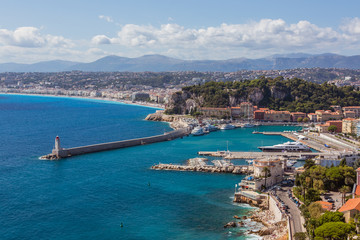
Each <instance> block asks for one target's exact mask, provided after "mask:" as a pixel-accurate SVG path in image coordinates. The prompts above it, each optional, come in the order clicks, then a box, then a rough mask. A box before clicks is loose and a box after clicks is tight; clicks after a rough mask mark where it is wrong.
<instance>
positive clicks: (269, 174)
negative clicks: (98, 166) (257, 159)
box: [262, 167, 271, 188]
mask: <svg viewBox="0 0 360 240" xmlns="http://www.w3.org/2000/svg"><path fill="white" fill-rule="evenodd" d="M262 172H263V173H264V177H265V188H266V187H267V186H266V179H267V178H268V177H271V173H270V169H269V168H268V167H264V169H263V170H262Z"/></svg>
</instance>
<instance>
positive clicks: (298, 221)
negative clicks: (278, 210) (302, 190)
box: [276, 187, 306, 235]
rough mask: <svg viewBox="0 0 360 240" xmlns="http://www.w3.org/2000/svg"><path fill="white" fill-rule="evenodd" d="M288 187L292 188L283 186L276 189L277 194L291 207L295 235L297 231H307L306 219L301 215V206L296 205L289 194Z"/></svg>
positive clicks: (292, 227) (291, 220)
mask: <svg viewBox="0 0 360 240" xmlns="http://www.w3.org/2000/svg"><path fill="white" fill-rule="evenodd" d="M288 189H290V187H282V188H281V189H280V190H277V191H276V194H277V195H278V196H279V198H280V199H281V200H282V201H283V202H284V203H285V204H286V205H288V207H289V213H290V224H291V229H293V235H294V234H295V233H297V232H305V231H306V229H305V228H304V223H305V220H304V218H303V217H302V216H301V212H300V210H299V208H298V207H297V206H296V205H295V203H294V202H293V201H291V200H290V198H289V196H288V194H287V190H288Z"/></svg>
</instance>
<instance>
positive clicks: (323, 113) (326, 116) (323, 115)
mask: <svg viewBox="0 0 360 240" xmlns="http://www.w3.org/2000/svg"><path fill="white" fill-rule="evenodd" d="M315 114H316V115H317V121H318V122H326V121H329V120H340V119H342V117H343V115H342V113H341V111H337V112H332V111H330V110H316V111H315Z"/></svg>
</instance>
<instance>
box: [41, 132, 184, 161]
mask: <svg viewBox="0 0 360 240" xmlns="http://www.w3.org/2000/svg"><path fill="white" fill-rule="evenodd" d="M189 134H190V128H181V129H178V130H174V131H171V132H167V133H164V134H163V135H156V136H152V137H144V138H136V139H130V140H123V141H117V142H107V143H100V144H94V145H87V146H81V147H75V148H61V146H60V138H59V137H56V139H55V148H54V149H53V150H52V153H50V154H48V155H45V156H42V157H41V159H48V160H53V159H60V158H68V157H72V156H76V155H82V154H88V153H94V152H101V151H107V150H114V149H119V148H126V147H133V146H139V145H145V144H150V143H157V142H164V141H170V140H173V139H176V138H180V137H183V136H186V135H189Z"/></svg>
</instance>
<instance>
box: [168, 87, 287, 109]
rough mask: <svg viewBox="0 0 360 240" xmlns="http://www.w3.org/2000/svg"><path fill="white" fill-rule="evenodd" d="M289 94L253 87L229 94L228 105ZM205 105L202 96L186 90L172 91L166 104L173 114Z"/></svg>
mask: <svg viewBox="0 0 360 240" xmlns="http://www.w3.org/2000/svg"><path fill="white" fill-rule="evenodd" d="M268 95H269V96H268ZM288 96H289V93H287V92H286V91H284V90H283V89H280V88H277V87H275V86H273V87H271V88H270V89H262V88H259V87H253V88H251V89H249V90H248V92H246V93H245V94H243V95H241V96H236V95H235V94H229V99H228V100H229V101H228V102H229V105H230V106H231V107H234V106H238V105H239V104H240V103H241V102H246V101H248V102H251V103H252V104H253V105H257V106H259V105H262V104H261V103H262V101H267V99H268V98H273V99H281V100H283V99H285V98H286V97H288ZM204 106H207V105H206V101H205V100H204V97H203V96H202V95H201V94H199V95H196V94H193V93H190V92H188V91H182V92H177V93H174V94H173V95H172V96H171V98H170V101H169V104H168V106H167V110H168V111H170V113H175V114H187V113H190V112H191V111H193V110H194V109H195V108H197V109H198V108H199V107H204ZM212 107H220V106H212Z"/></svg>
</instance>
